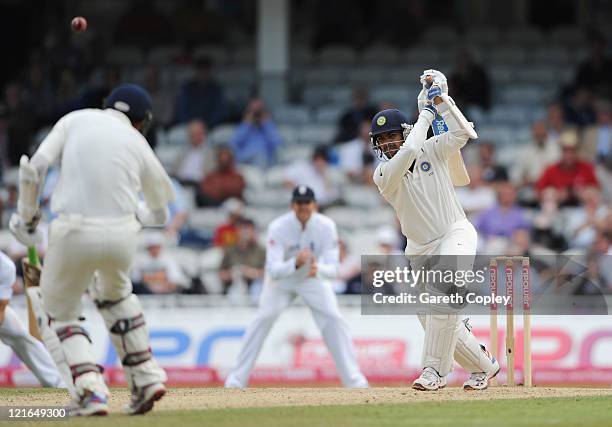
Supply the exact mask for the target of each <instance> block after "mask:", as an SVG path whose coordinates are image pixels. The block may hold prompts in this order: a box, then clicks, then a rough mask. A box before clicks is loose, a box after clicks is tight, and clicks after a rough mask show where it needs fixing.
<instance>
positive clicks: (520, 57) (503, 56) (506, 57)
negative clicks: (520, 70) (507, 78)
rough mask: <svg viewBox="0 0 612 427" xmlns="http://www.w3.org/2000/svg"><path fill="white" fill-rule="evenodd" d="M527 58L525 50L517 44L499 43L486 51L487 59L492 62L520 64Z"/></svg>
mask: <svg viewBox="0 0 612 427" xmlns="http://www.w3.org/2000/svg"><path fill="white" fill-rule="evenodd" d="M525 59H526V54H525V50H524V49H522V48H521V47H519V46H516V45H507V46H505V45H499V46H496V47H495V49H491V50H490V51H488V52H487V53H485V61H486V62H487V63H491V64H512V65H519V64H522V63H524V62H525Z"/></svg>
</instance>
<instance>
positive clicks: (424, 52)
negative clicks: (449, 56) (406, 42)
mask: <svg viewBox="0 0 612 427" xmlns="http://www.w3.org/2000/svg"><path fill="white" fill-rule="evenodd" d="M441 55H442V54H441V53H440V50H439V49H438V48H437V47H436V46H422V47H412V48H410V49H407V50H404V51H403V52H402V53H401V57H400V61H410V63H411V64H415V66H416V65H417V64H422V65H421V66H420V67H419V68H420V70H421V71H423V70H425V69H427V68H431V64H438V63H439V62H440V59H441ZM427 64H429V65H427ZM419 74H420V73H419Z"/></svg>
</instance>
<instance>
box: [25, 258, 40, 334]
mask: <svg viewBox="0 0 612 427" xmlns="http://www.w3.org/2000/svg"><path fill="white" fill-rule="evenodd" d="M21 266H22V268H23V281H24V284H25V287H26V289H27V288H32V287H38V286H40V273H41V268H40V267H41V265H40V259H38V252H37V251H36V247H34V246H30V247H28V256H27V258H23V259H22V260H21ZM25 294H26V297H27V298H26V299H27V301H28V330H29V332H30V335H32V336H33V337H34V338H36V339H37V340H39V341H42V338H41V337H40V331H39V329H38V321H37V320H36V315H35V314H34V309H33V308H32V301H31V300H30V297H29V295H28V292H27V290H26V292H25Z"/></svg>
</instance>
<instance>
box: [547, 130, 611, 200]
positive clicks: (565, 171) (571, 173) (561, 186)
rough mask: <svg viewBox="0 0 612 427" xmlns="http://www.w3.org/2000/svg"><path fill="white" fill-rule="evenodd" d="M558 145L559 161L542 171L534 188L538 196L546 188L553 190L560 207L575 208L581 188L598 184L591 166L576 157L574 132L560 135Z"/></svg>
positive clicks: (575, 135)
mask: <svg viewBox="0 0 612 427" xmlns="http://www.w3.org/2000/svg"><path fill="white" fill-rule="evenodd" d="M559 144H560V145H561V160H560V161H559V162H557V163H555V164H553V165H551V166H549V167H548V168H546V169H545V170H544V173H543V174H542V176H541V177H540V178H539V179H538V181H537V183H536V188H537V190H538V192H539V193H540V194H541V193H542V191H543V190H544V189H546V188H554V189H556V191H557V192H558V193H559V195H558V199H559V202H560V205H561V206H576V205H577V204H578V199H577V194H578V191H579V190H580V189H581V188H583V187H589V186H593V187H599V183H598V181H597V177H596V176H595V169H594V167H593V165H592V164H591V163H589V162H585V161H583V160H580V158H579V156H578V134H577V133H576V132H575V131H567V132H564V133H563V134H561V136H560V138H559Z"/></svg>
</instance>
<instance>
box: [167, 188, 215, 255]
mask: <svg viewBox="0 0 612 427" xmlns="http://www.w3.org/2000/svg"><path fill="white" fill-rule="evenodd" d="M171 180H172V186H173V187H174V193H175V194H176V198H175V199H174V201H173V202H172V203H170V204H168V210H169V213H170V219H169V220H168V223H167V224H166V226H165V227H164V235H165V237H166V238H167V239H168V240H169V241H172V242H175V243H176V244H179V245H180V246H190V247H195V248H199V249H201V248H206V247H208V246H210V244H211V240H212V236H211V234H210V233H209V232H206V231H204V230H199V229H196V228H193V227H191V226H190V225H189V224H188V223H187V220H188V219H189V208H190V207H191V206H192V205H193V202H194V201H193V200H191V201H189V200H188V197H190V196H192V194H191V193H188V192H186V191H185V189H184V188H183V186H181V184H180V183H179V182H178V181H177V180H176V178H174V177H172V178H171Z"/></svg>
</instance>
